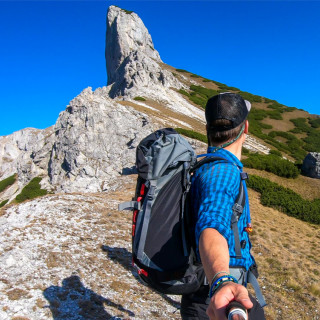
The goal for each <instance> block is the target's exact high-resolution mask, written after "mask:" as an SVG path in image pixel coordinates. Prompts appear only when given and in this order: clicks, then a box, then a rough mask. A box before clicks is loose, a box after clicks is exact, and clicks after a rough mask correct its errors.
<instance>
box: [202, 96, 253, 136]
mask: <svg viewBox="0 0 320 320" xmlns="http://www.w3.org/2000/svg"><path fill="white" fill-rule="evenodd" d="M250 109H251V103H250V102H249V101H247V100H244V99H243V98H242V97H241V96H240V95H239V94H237V93H231V92H224V93H220V94H218V95H216V96H213V97H211V98H210V99H209V100H208V102H207V105H206V110H205V116H206V121H207V124H208V126H209V127H211V123H212V122H213V121H214V120H218V119H225V120H229V121H230V125H228V126H214V129H215V130H216V131H227V130H231V129H234V128H236V127H238V126H239V125H240V124H241V123H242V122H243V121H244V120H245V119H246V118H247V116H248V114H249V111H250Z"/></svg>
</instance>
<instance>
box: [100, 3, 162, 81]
mask: <svg viewBox="0 0 320 320" xmlns="http://www.w3.org/2000/svg"><path fill="white" fill-rule="evenodd" d="M133 52H139V53H140V54H142V55H146V56H148V57H150V58H152V59H154V60H155V61H158V62H161V59H160V55H159V53H158V51H157V50H155V49H154V45H153V42H152V39H151V35H150V34H149V32H148V30H147V28H146V27H145V25H144V24H143V22H142V20H141V19H140V18H139V17H138V15H137V14H135V13H134V12H130V11H127V10H124V9H121V8H119V7H117V6H110V7H109V10H108V14H107V37H106V64H107V74H108V84H111V83H114V82H115V81H116V80H117V77H116V74H117V70H118V69H119V67H120V66H121V64H122V63H123V62H124V60H125V59H126V57H128V56H129V55H130V54H131V53H133Z"/></svg>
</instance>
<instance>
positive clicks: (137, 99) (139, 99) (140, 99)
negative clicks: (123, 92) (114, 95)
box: [133, 97, 146, 101]
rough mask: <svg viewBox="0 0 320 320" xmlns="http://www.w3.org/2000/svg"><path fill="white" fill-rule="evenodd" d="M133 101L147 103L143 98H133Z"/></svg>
mask: <svg viewBox="0 0 320 320" xmlns="http://www.w3.org/2000/svg"><path fill="white" fill-rule="evenodd" d="M133 100H136V101H146V99H145V98H143V97H135V98H133Z"/></svg>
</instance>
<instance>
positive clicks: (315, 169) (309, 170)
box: [301, 152, 320, 179]
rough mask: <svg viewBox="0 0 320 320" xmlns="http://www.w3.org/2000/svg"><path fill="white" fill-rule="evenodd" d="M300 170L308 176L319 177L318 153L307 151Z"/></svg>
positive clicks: (319, 159) (319, 162) (319, 158)
mask: <svg viewBox="0 0 320 320" xmlns="http://www.w3.org/2000/svg"><path fill="white" fill-rule="evenodd" d="M301 171H302V172H303V174H305V175H306V176H308V177H310V178H316V179H320V153H317V152H311V153H309V154H308V155H307V156H306V157H305V158H304V160H303V164H302V168H301Z"/></svg>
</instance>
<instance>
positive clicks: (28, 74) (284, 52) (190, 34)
mask: <svg viewBox="0 0 320 320" xmlns="http://www.w3.org/2000/svg"><path fill="white" fill-rule="evenodd" d="M111 4H115V5H118V6H120V7H122V8H124V9H127V10H132V11H134V12H136V13H137V14H138V15H139V16H140V18H141V19H142V20H143V21H144V23H145V25H146V27H147V28H148V30H149V32H150V34H151V36H152V39H153V42H154V45H155V48H156V49H157V50H158V51H159V53H160V56H161V58H162V60H163V61H164V62H165V63H167V64H169V65H172V66H174V67H176V68H182V69H186V70H188V71H191V72H193V73H196V74H199V75H202V76H204V77H207V78H209V79H213V80H216V81H219V82H223V83H226V84H228V85H230V86H235V87H238V88H240V89H241V90H243V91H249V92H251V93H254V94H258V95H262V96H265V97H267V98H270V99H275V100H277V101H279V102H280V103H283V104H285V105H288V106H294V107H298V108H302V109H304V110H307V111H308V112H310V113H315V114H320V109H319V106H318V99H317V96H318V90H319V85H320V80H319V75H320V63H319V57H320V55H319V52H320V50H319V46H320V23H319V21H320V2H318V1H310V2H309V1H152V0H151V1H150V0H149V1H116V0H115V1H109V0H108V1H58V0H57V1H26V0H25V1H0V41H1V50H0V72H1V77H0V96H1V100H0V106H1V115H2V116H1V126H0V135H7V134H10V133H12V132H14V131H17V130H20V129H23V128H26V127H35V128H39V129H43V128H46V127H49V126H51V125H53V124H54V123H55V122H56V120H57V118H58V116H59V113H60V112H61V111H63V110H64V109H65V108H66V106H67V105H68V103H69V101H70V100H72V99H73V98H74V97H75V96H77V95H78V94H79V93H80V92H81V91H82V90H83V89H84V88H86V87H88V86H91V87H93V89H95V88H97V87H101V86H104V85H106V83H107V75H106V69H105V58H104V50H105V32H106V13H107V8H108V6H109V5H111Z"/></svg>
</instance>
